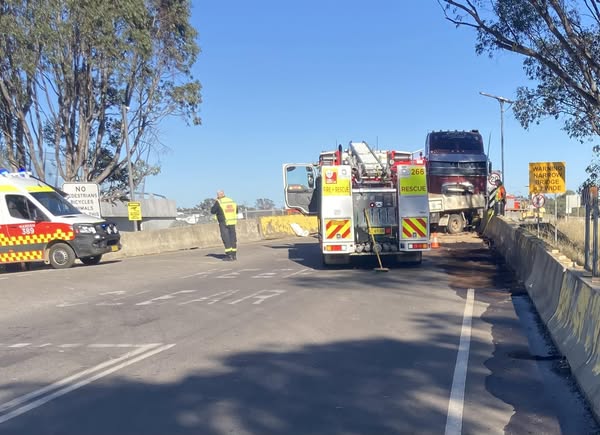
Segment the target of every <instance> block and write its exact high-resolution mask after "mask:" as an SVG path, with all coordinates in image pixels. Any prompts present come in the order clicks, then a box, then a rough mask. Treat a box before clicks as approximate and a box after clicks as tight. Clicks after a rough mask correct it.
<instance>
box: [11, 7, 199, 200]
mask: <svg viewBox="0 0 600 435" xmlns="http://www.w3.org/2000/svg"><path fill="white" fill-rule="evenodd" d="M189 18H190V2H189V0H167V1H165V0H123V1H120V2H96V1H92V0H51V1H41V0H30V1H23V0H4V1H3V2H2V3H0V28H2V29H3V38H2V39H0V132H1V135H2V139H3V141H4V143H5V146H6V153H7V157H8V160H9V163H10V165H11V166H12V167H13V168H16V167H18V166H24V165H27V167H29V168H31V169H32V170H33V171H34V172H35V173H36V175H37V176H38V177H40V178H41V179H45V177H46V162H47V160H50V158H51V157H53V159H52V160H54V161H55V162H56V166H57V170H58V172H59V174H60V176H61V178H62V179H63V180H65V181H74V180H81V181H89V182H96V183H103V182H105V181H106V182H107V184H108V185H109V187H110V189H111V190H112V192H111V194H112V196H121V195H122V194H123V193H124V192H125V191H128V190H129V189H128V187H127V183H126V182H125V180H127V175H128V174H127V160H126V156H125V139H126V138H128V139H129V141H130V151H131V157H132V163H133V174H131V175H132V177H133V181H134V183H133V184H134V186H137V185H139V184H140V183H141V182H142V181H143V179H144V178H145V177H146V176H148V175H152V174H156V173H158V171H159V169H160V168H159V166H157V165H155V164H152V163H151V162H150V161H151V160H152V159H153V158H156V154H157V153H160V151H161V149H160V144H159V142H158V140H157V133H158V128H159V124H160V121H161V120H163V119H164V118H165V117H167V116H181V117H183V118H184V119H186V120H187V121H188V122H189V123H192V124H194V125H198V124H199V123H200V119H199V117H198V108H199V104H200V102H201V98H200V83H199V82H198V81H197V80H195V79H194V78H193V76H192V74H191V67H192V65H193V64H194V62H195V60H196V58H197V55H198V53H199V48H198V46H197V44H196V42H195V38H196V35H197V32H196V31H195V30H194V29H193V27H192V26H191V25H190V24H189ZM125 121H126V122H125ZM125 129H126V130H127V131H125Z"/></svg>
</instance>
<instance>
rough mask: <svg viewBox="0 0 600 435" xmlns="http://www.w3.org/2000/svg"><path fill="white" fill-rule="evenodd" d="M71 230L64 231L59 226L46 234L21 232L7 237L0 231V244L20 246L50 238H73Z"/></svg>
mask: <svg viewBox="0 0 600 435" xmlns="http://www.w3.org/2000/svg"><path fill="white" fill-rule="evenodd" d="M73 238H74V234H73V231H68V232H65V231H63V230H61V229H60V228H59V229H57V230H56V231H55V232H53V233H46V234H23V235H19V236H11V237H7V236H5V235H4V234H1V233H0V246H22V245H34V244H38V243H48V242H50V241H52V240H73Z"/></svg>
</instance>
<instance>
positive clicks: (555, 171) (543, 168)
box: [529, 162, 566, 195]
mask: <svg viewBox="0 0 600 435" xmlns="http://www.w3.org/2000/svg"><path fill="white" fill-rule="evenodd" d="M565 192H566V189H565V162H537V163H529V193H530V194H534V195H535V194H538V193H565Z"/></svg>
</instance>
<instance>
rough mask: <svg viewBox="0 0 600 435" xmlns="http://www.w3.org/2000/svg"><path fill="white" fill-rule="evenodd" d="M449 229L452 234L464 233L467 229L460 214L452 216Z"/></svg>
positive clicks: (449, 220)
mask: <svg viewBox="0 0 600 435" xmlns="http://www.w3.org/2000/svg"><path fill="white" fill-rule="evenodd" d="M447 228H448V232H449V233H450V234H458V233H462V232H463V230H464V229H465V221H464V219H463V218H462V216H461V215H459V214H453V215H450V218H449V219H448V226H447Z"/></svg>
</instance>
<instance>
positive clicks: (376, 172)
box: [349, 141, 387, 179]
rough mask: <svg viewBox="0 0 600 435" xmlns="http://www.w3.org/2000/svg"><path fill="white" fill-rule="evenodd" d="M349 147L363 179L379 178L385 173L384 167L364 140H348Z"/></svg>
mask: <svg viewBox="0 0 600 435" xmlns="http://www.w3.org/2000/svg"><path fill="white" fill-rule="evenodd" d="M349 149H350V153H351V154H353V155H354V157H355V158H356V161H357V165H358V166H359V168H360V175H361V177H362V178H363V179H376V178H381V177H382V176H383V175H384V174H386V167H385V166H384V165H383V163H381V160H379V157H377V155H376V154H375V153H374V152H373V150H372V149H371V147H370V146H369V145H368V144H367V143H366V142H364V141H363V142H350V146H349ZM386 175H387V174H386Z"/></svg>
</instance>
